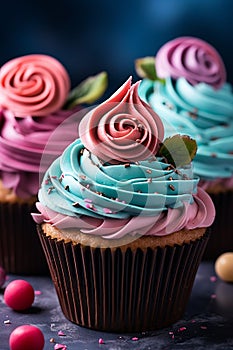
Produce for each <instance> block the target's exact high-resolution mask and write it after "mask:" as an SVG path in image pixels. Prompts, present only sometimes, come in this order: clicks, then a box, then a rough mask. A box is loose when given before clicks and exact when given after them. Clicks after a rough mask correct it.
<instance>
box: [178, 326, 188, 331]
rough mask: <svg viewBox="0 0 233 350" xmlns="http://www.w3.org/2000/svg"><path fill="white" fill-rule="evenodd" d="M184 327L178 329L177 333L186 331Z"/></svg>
mask: <svg viewBox="0 0 233 350" xmlns="http://www.w3.org/2000/svg"><path fill="white" fill-rule="evenodd" d="M186 329H187V328H186V327H180V328H179V329H178V332H183V331H186Z"/></svg>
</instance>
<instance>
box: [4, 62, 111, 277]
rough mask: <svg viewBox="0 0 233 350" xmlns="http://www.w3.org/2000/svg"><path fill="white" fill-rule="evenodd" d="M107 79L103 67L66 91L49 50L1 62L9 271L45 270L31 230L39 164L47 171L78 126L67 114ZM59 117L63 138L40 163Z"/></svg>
mask: <svg viewBox="0 0 233 350" xmlns="http://www.w3.org/2000/svg"><path fill="white" fill-rule="evenodd" d="M98 84H100V86H99V85H98ZM96 85H97V87H98V89H97V88H96ZM105 85H106V74H105V73H102V74H100V75H98V76H96V77H90V78H88V79H87V80H86V81H84V82H83V83H81V84H80V85H79V86H78V87H77V88H76V89H74V90H72V91H70V78H69V75H68V73H67V71H66V69H65V68H64V66H63V65H62V64H61V63H60V62H58V61H57V60H56V59H55V58H53V57H50V56H47V55H28V56H23V57H19V58H16V59H13V60H11V61H9V62H7V63H6V64H5V65H3V66H2V67H1V70H0V154H1V157H0V218H1V219H0V225H1V231H0V265H1V266H4V268H5V269H6V270H7V272H8V273H18V274H25V273H26V274H37V273H38V274H43V273H44V272H45V271H46V270H47V265H46V262H45V259H44V256H43V252H42V250H41V249H40V245H39V244H38V243H39V241H38V239H37V237H36V235H35V234H34V235H33V234H32V233H33V231H35V224H34V222H33V220H32V218H31V215H30V213H31V211H32V210H33V208H34V204H35V201H36V199H37V193H38V188H39V170H40V171H42V172H43V171H45V169H46V167H47V166H48V165H49V164H50V163H51V161H52V160H53V159H54V158H56V157H57V156H58V155H60V154H61V152H62V151H63V150H64V149H65V147H66V146H67V145H68V144H69V143H70V142H71V141H72V140H74V139H76V138H77V135H78V131H77V127H76V128H73V125H71V123H66V122H65V120H67V118H68V117H70V116H71V115H72V114H73V113H74V112H77V111H78V110H80V109H81V105H80V104H81V103H85V102H91V101H92V100H93V97H94V99H95V98H97V97H98V96H100V95H101V94H102V92H103V91H104V89H105ZM99 87H102V90H101V89H99ZM84 91H85V93H83V92H84ZM78 122H79V120H76V123H77V124H78ZM61 123H64V128H65V129H64V135H63V138H62V141H61V139H59V140H58V139H57V140H56V139H54V143H53V148H52V149H51V153H50V154H48V155H47V161H48V164H45V166H44V168H40V160H41V156H42V154H43V153H44V148H45V145H46V143H47V141H48V139H49V138H50V137H51V134H52V133H53V131H54V129H56V128H57V126H58V125H60V124H61Z"/></svg>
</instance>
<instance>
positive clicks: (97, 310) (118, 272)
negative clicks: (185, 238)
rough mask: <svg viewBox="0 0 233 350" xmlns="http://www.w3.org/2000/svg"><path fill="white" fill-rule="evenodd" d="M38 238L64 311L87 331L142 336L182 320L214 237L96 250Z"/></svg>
mask: <svg viewBox="0 0 233 350" xmlns="http://www.w3.org/2000/svg"><path fill="white" fill-rule="evenodd" d="M38 233H39V237H40V239H41V243H42V246H43V248H44V252H45V255H46V257H47V261H48V265H49V268H50V273H51V276H52V280H53V282H54V286H55V289H56V292H57V295H58V298H59V302H60V306H61V309H62V311H63V313H64V315H65V316H66V317H67V319H69V320H70V321H72V322H74V323H76V324H78V325H80V326H84V327H88V328H92V329H96V330H102V331H111V332H137V331H149V330H155V329H159V328H163V327H166V326H168V325H170V324H172V323H174V322H176V321H178V320H179V319H180V318H182V316H183V314H184V312H185V308H186V306H187V303H188V299H189V296H190V293H191V290H192V286H193V282H194V279H195V275H196V272H197V269H198V266H199V264H200V261H201V258H202V255H203V252H204V250H205V248H206V244H207V240H208V238H209V234H208V233H205V234H204V235H203V237H202V238H200V239H197V240H196V241H194V242H191V243H190V244H183V245H182V246H178V245H177V246H174V247H169V246H167V247H165V248H156V249H153V250H152V249H151V248H147V249H143V250H142V249H140V248H137V249H135V250H134V251H132V250H131V249H130V248H127V249H125V250H123V249H121V248H112V249H110V248H92V247H88V246H82V245H80V244H76V245H74V244H72V243H65V242H64V241H63V240H59V241H58V240H57V239H53V238H51V237H48V236H46V235H45V234H44V233H43V231H42V229H41V227H40V226H38Z"/></svg>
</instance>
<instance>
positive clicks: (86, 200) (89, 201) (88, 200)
mask: <svg viewBox="0 0 233 350" xmlns="http://www.w3.org/2000/svg"><path fill="white" fill-rule="evenodd" d="M84 202H88V203H92V199H89V198H85V199H84Z"/></svg>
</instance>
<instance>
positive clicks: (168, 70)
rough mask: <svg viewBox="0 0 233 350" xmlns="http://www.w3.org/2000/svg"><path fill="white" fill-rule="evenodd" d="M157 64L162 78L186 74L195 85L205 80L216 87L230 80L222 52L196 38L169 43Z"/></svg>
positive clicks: (159, 52) (160, 51) (158, 73)
mask: <svg viewBox="0 0 233 350" xmlns="http://www.w3.org/2000/svg"><path fill="white" fill-rule="evenodd" d="M155 65H156V72H157V75H158V77H160V78H167V77H172V78H175V79H177V78H180V77H184V78H185V79H186V80H188V82H189V83H190V84H192V85H196V84H198V83H200V82H203V83H206V84H209V85H211V86H213V87H214V88H216V89H218V88H220V87H221V86H222V85H223V84H224V83H225V81H226V70H225V66H224V63H223V61H222V59H221V57H220V55H219V54H218V52H217V51H216V50H215V49H214V48H213V47H212V46H211V45H209V44H208V43H206V42H205V41H203V40H201V39H198V38H194V37H180V38H176V39H174V40H171V41H169V42H167V43H166V44H165V45H163V46H162V47H161V48H160V49H159V51H158V53H157V54H156V62H155Z"/></svg>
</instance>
